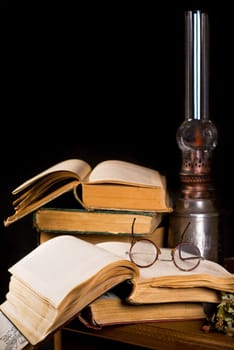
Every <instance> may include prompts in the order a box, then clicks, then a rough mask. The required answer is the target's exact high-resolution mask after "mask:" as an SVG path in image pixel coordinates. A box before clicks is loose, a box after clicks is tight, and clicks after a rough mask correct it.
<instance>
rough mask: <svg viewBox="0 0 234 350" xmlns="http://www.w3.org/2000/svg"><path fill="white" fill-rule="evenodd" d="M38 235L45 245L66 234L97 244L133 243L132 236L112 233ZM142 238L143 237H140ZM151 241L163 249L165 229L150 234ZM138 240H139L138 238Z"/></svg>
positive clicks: (41, 233)
mask: <svg viewBox="0 0 234 350" xmlns="http://www.w3.org/2000/svg"><path fill="white" fill-rule="evenodd" d="M37 233H38V243H39V244H41V243H44V242H45V241H47V240H48V239H51V238H54V237H57V236H59V235H64V234H72V235H74V236H75V237H77V238H80V239H83V240H84V241H87V242H90V243H93V244H97V243H102V242H106V241H108V242H113V241H114V242H128V243H130V242H131V235H130V234H125V235H120V234H119V235H117V234H110V233H99V232H78V233H76V232H69V231H57V232H56V233H55V232H43V231H40V230H37ZM139 237H140V238H141V237H142V236H141V235H139ZM148 238H150V240H151V241H153V242H154V243H155V244H156V245H157V246H158V247H162V246H163V245H164V241H165V227H164V226H159V227H157V228H156V229H155V230H154V232H152V233H151V234H150V237H148ZM136 239H137V238H136Z"/></svg>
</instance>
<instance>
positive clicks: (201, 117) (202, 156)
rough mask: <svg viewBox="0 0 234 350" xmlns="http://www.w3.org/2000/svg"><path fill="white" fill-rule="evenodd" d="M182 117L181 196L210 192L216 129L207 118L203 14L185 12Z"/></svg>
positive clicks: (206, 42) (203, 195)
mask: <svg viewBox="0 0 234 350" xmlns="http://www.w3.org/2000/svg"><path fill="white" fill-rule="evenodd" d="M185 49H186V52H185V53H186V56H185V120H184V122H183V123H182V124H181V126H180V127H179V129H178V131H177V135H176V137H177V143H178V146H179V148H180V149H181V151H182V158H183V160H182V169H181V173H180V177H181V182H182V185H183V186H184V188H183V195H184V196H185V197H190V198H208V197H210V196H211V195H212V187H211V180H212V179H211V176H210V175H211V174H210V173H211V158H212V152H213V149H214V148H215V147H216V144H217V129H216V127H215V125H214V124H213V123H212V121H211V120H210V119H209V96H208V95H209V24H208V17H207V14H206V13H201V12H200V11H188V12H186V14H185Z"/></svg>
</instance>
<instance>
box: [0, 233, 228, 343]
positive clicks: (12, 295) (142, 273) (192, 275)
mask: <svg viewBox="0 0 234 350" xmlns="http://www.w3.org/2000/svg"><path fill="white" fill-rule="evenodd" d="M129 247H130V244H129V243H126V242H120V243H118V242H110V243H108V242H105V243H99V244H97V245H94V244H91V243H89V242H86V241H84V240H81V239H79V238H76V237H74V236H69V235H62V236H57V237H55V238H52V239H50V240H48V241H46V242H44V243H43V244H41V245H39V246H38V247H36V248H35V249H34V250H32V251H31V252H30V253H28V254H27V255H26V256H25V257H23V258H22V259H20V260H19V261H18V262H16V264H14V265H13V266H12V267H10V268H9V272H10V274H11V277H10V282H9V290H8V293H7V295H6V300H5V301H4V302H3V303H2V304H1V305H0V310H1V311H2V312H3V313H4V314H5V315H6V317H8V318H9V320H10V321H11V322H12V323H13V324H14V325H15V326H16V327H17V329H18V330H19V331H20V332H21V333H22V334H23V336H24V337H25V338H26V339H28V341H29V342H30V343H31V344H32V345H36V344H38V343H39V342H41V341H43V340H44V339H45V338H46V337H48V336H49V335H50V334H52V333H53V332H54V331H55V330H58V329H59V328H60V327H62V326H64V325H65V324H66V323H67V322H68V321H70V320H71V319H72V318H74V317H75V316H76V315H77V314H78V313H79V312H80V311H81V310H82V309H83V308H84V307H86V306H87V305H89V304H90V303H91V302H92V301H94V300H95V299H97V298H98V297H100V296H101V295H102V294H104V293H105V292H107V291H108V290H111V289H112V288H113V287H115V286H118V285H119V284H121V283H123V281H125V283H127V284H130V285H131V288H130V289H129V290H130V291H129V290H128V293H127V294H126V297H125V299H126V301H128V302H130V303H146V304H147V303H148V304H150V303H163V302H166V300H165V299H166V297H165V289H168V290H169V289H171V290H172V293H171V294H170V298H169V299H170V301H171V302H172V301H175V302H177V301H195V302H209V301H210V299H212V298H211V296H213V299H212V300H213V301H214V302H217V299H218V301H220V300H219V298H218V292H219V291H220V290H222V291H228V292H234V275H233V274H231V273H229V272H228V271H227V270H226V269H225V268H223V267H222V266H221V265H219V264H217V263H215V262H212V261H208V260H202V261H201V263H200V265H199V266H198V267H197V268H196V270H193V271H190V272H182V271H180V270H178V269H177V268H176V267H175V266H174V265H173V263H172V261H164V260H159V261H157V262H156V263H155V264H154V265H152V266H151V267H148V268H138V267H137V266H136V265H135V264H134V263H133V262H131V261H130V260H129V255H128V251H129ZM162 250H163V256H165V257H168V254H169V251H170V249H167V248H164V249H163V248H162ZM195 287H196V288H197V290H196V289H195ZM158 289H160V293H155V291H156V290H158ZM194 289H195V290H196V291H197V292H196V293H194V292H193V290H194ZM179 290H182V292H181V293H180V295H179V294H178V291H179ZM207 291H210V292H211V294H207ZM212 292H213V293H214V295H213V294H212ZM190 293H192V297H191V296H190ZM214 296H216V298H214Z"/></svg>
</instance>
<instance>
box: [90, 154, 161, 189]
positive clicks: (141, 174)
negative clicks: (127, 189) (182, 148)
mask: <svg viewBox="0 0 234 350" xmlns="http://www.w3.org/2000/svg"><path fill="white" fill-rule="evenodd" d="M85 182H86V183H98V182H100V183H101V182H106V183H121V184H130V185H135V186H146V187H148V186H149V187H158V186H159V187H162V181H161V176H160V174H159V172H158V171H157V170H154V169H150V168H147V167H143V166H141V165H138V164H134V163H129V162H125V161H121V160H106V161H104V162H101V163H99V164H97V165H96V166H95V167H94V169H93V170H92V172H91V173H90V174H89V175H88V177H87V178H86V179H85Z"/></svg>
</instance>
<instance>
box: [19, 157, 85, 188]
mask: <svg viewBox="0 0 234 350" xmlns="http://www.w3.org/2000/svg"><path fill="white" fill-rule="evenodd" d="M57 171H68V172H71V173H73V174H76V176H77V178H78V179H83V178H85V177H86V176H87V174H88V173H89V172H90V171H91V166H90V165H89V164H88V163H87V162H85V161H84V160H81V159H67V160H65V161H63V162H60V163H57V164H55V165H53V166H52V167H50V168H48V169H46V170H44V171H42V172H41V173H39V174H37V175H35V176H34V177H32V178H31V179H28V180H27V181H25V182H24V183H22V184H21V185H20V186H18V187H17V188H15V189H14V190H13V191H12V193H13V194H17V193H19V192H20V191H22V190H24V189H25V188H27V187H29V186H31V185H32V184H33V183H34V182H36V181H38V180H40V179H41V178H43V177H44V176H47V175H49V174H52V173H56V172H57Z"/></svg>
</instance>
